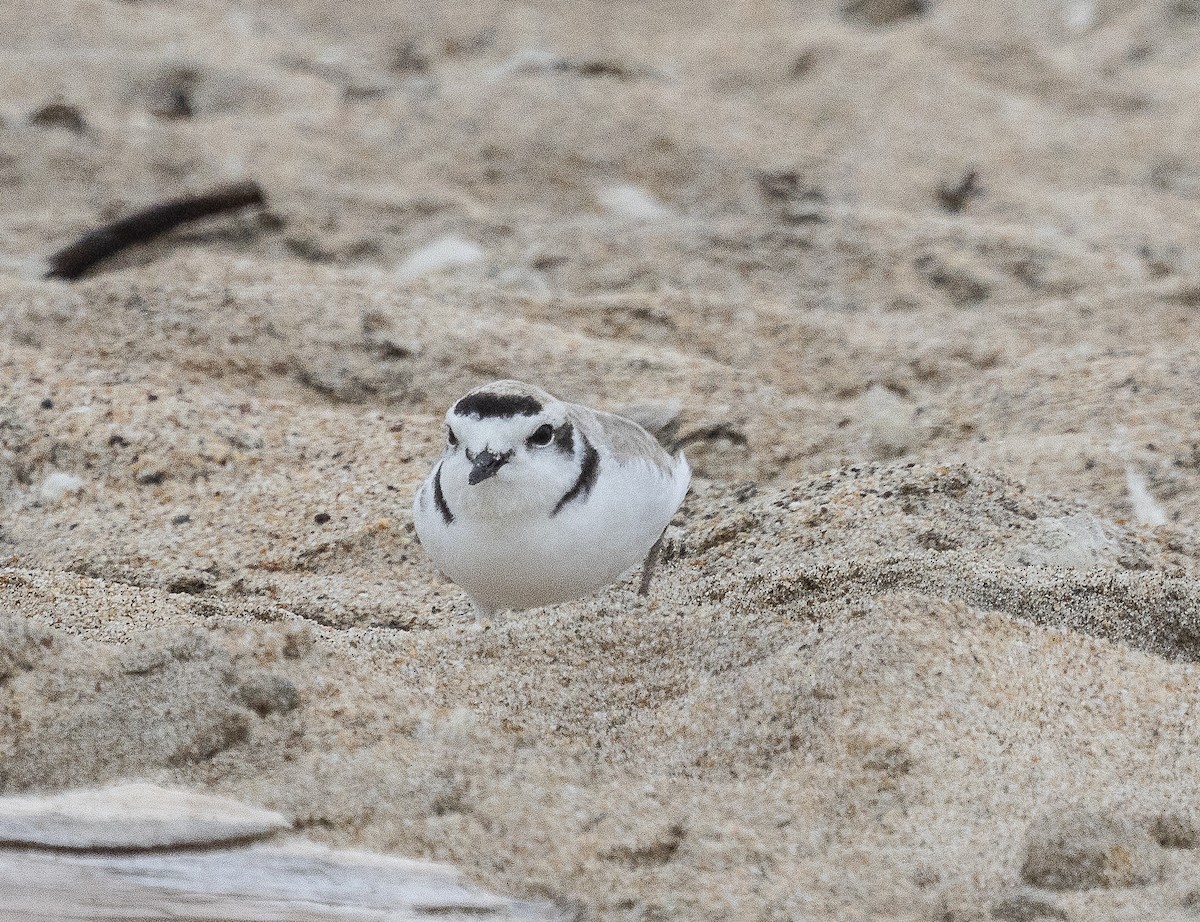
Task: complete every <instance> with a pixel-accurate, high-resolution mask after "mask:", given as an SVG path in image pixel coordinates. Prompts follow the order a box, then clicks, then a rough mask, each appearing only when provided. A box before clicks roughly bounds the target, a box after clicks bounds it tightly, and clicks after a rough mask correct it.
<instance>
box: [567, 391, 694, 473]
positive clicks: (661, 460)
mask: <svg viewBox="0 0 1200 922" xmlns="http://www.w3.org/2000/svg"><path fill="white" fill-rule="evenodd" d="M567 416H568V418H569V419H570V420H571V423H572V424H573V425H574V426H575V428H576V429H578V430H579V431H580V432H581V433H582V434H583V435H584V436H585V437H586V438H587V440H588V441H589V442H591V443H592V445H593V446H595V448H596V449H597V450H598V451H599V450H602V451H603V453H605V454H607V455H608V456H609V457H610V458H612V459H613V460H614V461H616V462H617V463H618V464H626V463H628V462H630V461H643V462H645V463H647V464H650V465H651V466H653V467H655V468H658V470H659V471H661V472H662V473H663V474H666V475H669V474H671V473H672V472H673V471H674V470H675V464H676V462H675V459H674V458H672V457H671V456H670V455H669V454H668V453H667V451H666V449H665V448H663V447H662V445H661V444H659V441H658V439H656V438H655V437H654V436H652V435H651V434H650V433H649V432H647V431H646V430H645V429H643V428H642V427H641V426H639V425H638V424H637V423H635V422H633V420H629V419H626V418H625V417H623V416H617V415H616V414H615V413H605V412H604V411H603V410H593V409H592V408H591V407H585V406H582V405H581V404H575V403H573V404H567Z"/></svg>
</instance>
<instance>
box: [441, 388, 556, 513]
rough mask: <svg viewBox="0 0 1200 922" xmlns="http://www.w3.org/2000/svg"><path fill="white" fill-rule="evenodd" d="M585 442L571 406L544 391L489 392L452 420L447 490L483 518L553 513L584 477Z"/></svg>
mask: <svg viewBox="0 0 1200 922" xmlns="http://www.w3.org/2000/svg"><path fill="white" fill-rule="evenodd" d="M578 441H579V439H578V437H577V436H576V433H575V428H574V426H573V425H572V424H571V421H570V419H569V418H568V413H567V405H566V404H564V403H563V402H562V401H560V400H558V399H557V398H555V397H553V396H552V395H550V394H548V393H546V392H545V391H543V390H542V389H541V388H538V387H533V386H532V385H529V384H523V383H521V382H519V381H495V382H493V383H491V384H485V385H483V386H482V387H478V388H476V389H475V390H473V391H471V392H470V393H469V394H467V395H466V396H465V397H463V398H462V399H460V400H459V401H458V402H457V403H455V404H454V406H452V407H451V408H450V410H449V411H448V412H447V413H446V450H445V457H444V458H443V461H442V475H441V479H442V489H443V490H445V491H447V494H449V493H450V492H451V491H452V492H453V493H454V494H455V498H456V499H457V500H458V501H459V503H460V504H465V505H466V506H469V507H474V508H475V509H477V510H478V511H480V512H483V511H485V510H488V509H491V510H493V511H495V512H497V513H499V512H503V511H506V510H516V509H520V508H537V507H540V506H543V505H547V504H548V503H551V501H552V500H553V498H554V497H559V496H561V495H562V492H563V490H564V489H566V488H568V487H569V486H570V484H571V483H572V482H573V481H574V479H575V478H576V477H577V476H578V472H579V462H578V459H577V456H578V444H577V443H578Z"/></svg>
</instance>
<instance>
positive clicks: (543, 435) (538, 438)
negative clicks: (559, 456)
mask: <svg viewBox="0 0 1200 922" xmlns="http://www.w3.org/2000/svg"><path fill="white" fill-rule="evenodd" d="M553 438H554V427H553V426H551V425H550V424H549V423H542V425H540V426H538V427H537V428H536V429H534V430H533V435H531V436H530V437H529V438H527V439H526V440H525V442H526V444H528V445H549V444H550V441H551V439H553Z"/></svg>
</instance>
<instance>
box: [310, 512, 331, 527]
mask: <svg viewBox="0 0 1200 922" xmlns="http://www.w3.org/2000/svg"><path fill="white" fill-rule="evenodd" d="M331 518H332V516H331V515H330V514H329V513H328V512H318V513H317V514H316V515H314V516H313V521H314V522H316V523H317V524H318V525H324V524H325V523H326V522H328V521H329V520H330V519H331Z"/></svg>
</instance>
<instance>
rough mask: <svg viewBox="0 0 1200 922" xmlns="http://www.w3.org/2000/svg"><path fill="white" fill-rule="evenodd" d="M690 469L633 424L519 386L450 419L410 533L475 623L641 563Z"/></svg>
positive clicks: (496, 387)
mask: <svg viewBox="0 0 1200 922" xmlns="http://www.w3.org/2000/svg"><path fill="white" fill-rule="evenodd" d="M690 479H691V469H690V468H689V467H688V463H687V460H686V459H685V458H684V457H683V455H682V454H680V455H678V456H677V457H674V458H672V457H671V456H670V455H669V454H667V452H666V451H664V450H663V448H662V446H661V445H659V444H658V441H657V440H656V439H655V438H654V436H652V435H651V434H650V433H648V432H647V431H646V430H645V429H643V428H642V427H641V426H639V425H638V424H637V423H634V422H631V421H630V420H627V419H625V418H623V417H621V416H615V415H613V414H612V413H602V412H600V411H599V410H593V409H590V408H588V407H584V406H580V405H579V404H574V403H566V402H564V401H562V400H559V399H557V398H556V397H553V396H551V395H550V394H548V393H546V392H545V391H544V390H542V389H541V388H538V387H532V386H530V385H528V384H522V383H521V382H520V381H495V382H493V383H491V384H485V385H483V386H482V387H478V388H476V389H475V390H473V391H471V392H470V393H469V394H467V395H466V396H465V397H463V398H462V399H461V400H459V401H458V402H457V403H456V404H454V406H452V407H451V408H450V410H449V411H448V412H447V413H446V449H445V452H444V454H443V455H442V458H441V460H440V461H438V463H437V464H436V465H434V468H433V471H432V472H431V473H430V475H429V478H428V479H427V480H426V481H425V482H424V483H423V484H422V485H421V488H420V489H419V490H417V494H416V496H415V497H413V519H414V521H415V523H416V526H417V535H418V536H419V537H420V539H421V544H422V545H423V546H424V547H425V549H426V551H427V552H428V553H429V556H430V557H432V558H433V562H434V563H435V564H437V566H438V568H439V569H440V570H441V571H442V572H443V573H445V574H446V576H448V577H449V578H450V579H451V580H453V581H454V582H455V583H457V584H458V585H459V586H460V587H462V588H463V589H465V590H466V591H467V592H468V593H469V594H470V595H471V598H472V599H473V600H474V602H475V614H476V617H490V616H491V615H492V613H493V612H495V611H497V610H500V609H513V610H517V611H520V610H522V609H526V608H538V607H540V606H542V605H555V604H557V603H559V602H568V601H570V600H572V599H578V598H580V597H582V596H585V595H589V594H590V593H593V592H595V591H596V590H598V589H601V588H603V587H604V586H607V585H608V584H609V583H612V582H613V581H615V580H616V579H617V578H618V577H619V576H621V575H622V574H623V573H625V572H626V571H628V570H630V569H632V568H633V567H634V566H636V565H637V564H638V563H639V562H640V561H643V560H645V561H646V567H647V569H646V573H645V575H644V577H643V584H642V590H643V592H644V591H645V589H646V585H647V577H648V574H649V568H650V567H651V566H652V565H653V553H654V552H657V550H658V543H659V541H660V540H661V538H662V534H663V532H664V530H665V529H666V527H667V524H668V523H669V522H670V521H671V516H673V515H674V514H675V510H676V509H678V508H679V504H680V503H681V502H683V497H684V494H685V493H687V489H688V482H689V481H690Z"/></svg>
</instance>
